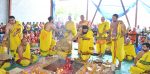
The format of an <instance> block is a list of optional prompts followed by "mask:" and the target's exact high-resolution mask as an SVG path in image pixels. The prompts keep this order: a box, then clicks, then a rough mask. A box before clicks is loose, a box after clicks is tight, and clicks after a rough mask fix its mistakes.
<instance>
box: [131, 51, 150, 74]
mask: <svg viewBox="0 0 150 74" xmlns="http://www.w3.org/2000/svg"><path fill="white" fill-rule="evenodd" d="M141 61H144V62H149V63H150V51H148V52H146V53H145V54H144V55H143V56H142V58H140V60H138V61H137V63H136V66H132V67H131V68H130V73H131V74H144V73H143V72H145V71H150V64H149V65H147V64H144V63H143V62H141Z"/></svg>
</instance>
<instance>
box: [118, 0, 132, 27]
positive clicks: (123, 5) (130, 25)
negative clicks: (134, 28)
mask: <svg viewBox="0 0 150 74" xmlns="http://www.w3.org/2000/svg"><path fill="white" fill-rule="evenodd" d="M120 2H121V5H122V8H123V11H124V14H125V16H126V19H127V22H128V25H129V27H130V26H131V25H130V22H129V19H128V16H127V14H126V13H125V7H124V3H123V1H122V0H120Z"/></svg>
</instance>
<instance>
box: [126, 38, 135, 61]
mask: <svg viewBox="0 0 150 74" xmlns="http://www.w3.org/2000/svg"><path fill="white" fill-rule="evenodd" d="M124 50H125V59H126V60H133V59H134V58H135V57H136V51H135V46H134V44H132V41H131V40H130V38H129V37H126V39H125V45H124Z"/></svg>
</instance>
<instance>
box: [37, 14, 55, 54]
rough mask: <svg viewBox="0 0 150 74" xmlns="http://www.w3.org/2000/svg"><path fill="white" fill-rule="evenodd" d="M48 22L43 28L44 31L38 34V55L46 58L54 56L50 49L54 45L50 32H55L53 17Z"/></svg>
mask: <svg viewBox="0 0 150 74" xmlns="http://www.w3.org/2000/svg"><path fill="white" fill-rule="evenodd" d="M48 20H49V22H48V23H47V24H46V25H45V26H44V29H42V30H41V33H40V54H41V56H48V55H51V53H53V54H55V53H56V52H55V51H53V49H52V47H54V45H55V44H56V42H55V40H53V39H52V31H53V30H55V31H57V30H56V28H55V27H54V25H53V17H52V16H51V17H49V18H48Z"/></svg>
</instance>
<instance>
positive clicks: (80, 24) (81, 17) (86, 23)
mask: <svg viewBox="0 0 150 74" xmlns="http://www.w3.org/2000/svg"><path fill="white" fill-rule="evenodd" d="M80 19H81V21H80V22H79V26H78V28H81V27H82V26H83V25H87V26H88V23H89V22H88V21H87V20H85V18H84V15H81V16H80Z"/></svg>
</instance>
